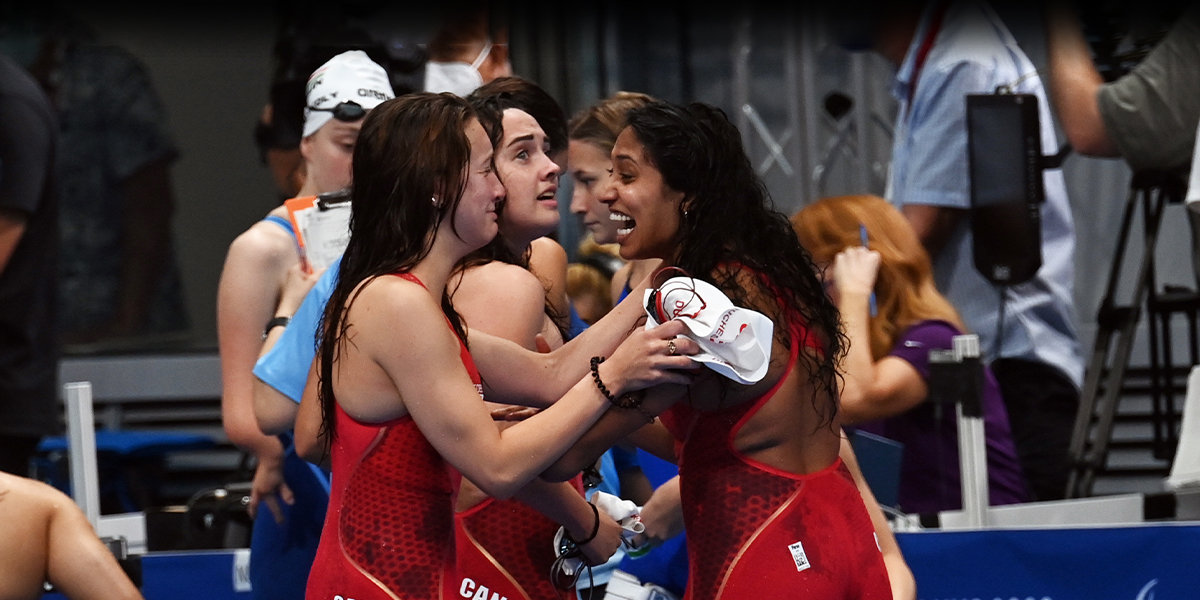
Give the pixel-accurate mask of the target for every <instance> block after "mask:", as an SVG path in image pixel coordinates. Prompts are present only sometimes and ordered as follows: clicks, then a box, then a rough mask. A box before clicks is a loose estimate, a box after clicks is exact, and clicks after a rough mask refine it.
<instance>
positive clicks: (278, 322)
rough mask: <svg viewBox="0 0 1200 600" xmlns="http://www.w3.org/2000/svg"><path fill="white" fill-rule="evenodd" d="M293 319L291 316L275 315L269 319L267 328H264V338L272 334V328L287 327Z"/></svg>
mask: <svg viewBox="0 0 1200 600" xmlns="http://www.w3.org/2000/svg"><path fill="white" fill-rule="evenodd" d="M291 321H292V318H291V317H275V318H274V319H271V320H270V321H267V327H266V329H263V339H264V340H265V339H267V336H268V335H270V334H271V330H272V329H275V328H276V327H287V324H288V323H290V322H291Z"/></svg>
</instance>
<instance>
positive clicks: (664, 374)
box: [599, 321, 700, 396]
mask: <svg viewBox="0 0 1200 600" xmlns="http://www.w3.org/2000/svg"><path fill="white" fill-rule="evenodd" d="M686 332H687V326H686V325H684V324H683V323H681V322H679V321H667V322H666V323H663V324H662V325H658V326H656V327H654V328H651V329H638V330H636V331H634V332H633V333H631V334H629V337H627V338H625V341H623V342H621V345H620V346H619V347H617V349H616V351H615V352H613V355H612V356H611V357H609V358H608V359H606V360H605V361H604V362H603V363H601V364H600V366H599V371H600V379H601V380H602V381H603V382H604V385H605V387H606V388H607V389H608V390H609V392H610V393H612V394H613V395H614V396H621V395H624V394H627V393H629V392H633V391H637V390H641V389H645V388H648V387H652V386H655V385H659V384H663V383H674V384H679V385H688V384H690V383H691V382H692V380H693V379H694V378H695V377H696V374H697V372H698V371H699V369H700V365H699V364H697V363H695V362H693V361H692V359H690V358H688V356H690V355H692V354H696V353H698V352H700V346H699V344H697V343H696V342H695V341H693V340H691V339H689V338H687V337H682V336H683V334H684V333H686Z"/></svg>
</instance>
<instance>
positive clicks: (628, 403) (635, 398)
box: [592, 356, 654, 423]
mask: <svg viewBox="0 0 1200 600" xmlns="http://www.w3.org/2000/svg"><path fill="white" fill-rule="evenodd" d="M602 362H604V357H603V356H593V357H592V379H594V380H595V381H596V388H597V389H599V390H600V393H601V394H604V397H605V398H608V401H609V402H610V403H612V405H613V406H615V407H617V408H636V409H638V410H640V411H641V412H642V414H643V415H646V417H647V418H648V419H650V422H651V423H653V422H654V417H652V416H650V414H649V413H647V412H646V411H645V410H642V401H643V400H645V399H646V394H645V391H644V390H638V391H637V392H630V393H628V394H625V395H623V396H621V397H620V398H618V397H616V396H613V395H612V392H610V391H608V388H607V387H604V382H603V381H600V363H602Z"/></svg>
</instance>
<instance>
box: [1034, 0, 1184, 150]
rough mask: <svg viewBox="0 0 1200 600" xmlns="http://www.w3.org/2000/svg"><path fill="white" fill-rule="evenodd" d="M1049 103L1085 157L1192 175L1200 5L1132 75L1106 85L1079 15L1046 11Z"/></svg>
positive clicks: (1057, 6) (1062, 7)
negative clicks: (1182, 171)
mask: <svg viewBox="0 0 1200 600" xmlns="http://www.w3.org/2000/svg"><path fill="white" fill-rule="evenodd" d="M1046 25H1047V27H1046V29H1047V38H1048V39H1047V51H1048V58H1049V65H1050V76H1049V82H1050V95H1051V100H1052V102H1053V104H1054V108H1055V111H1056V112H1057V113H1058V117H1059V119H1060V120H1061V121H1062V126H1063V130H1064V132H1065V133H1066V136H1067V140H1068V141H1069V142H1070V143H1071V146H1073V147H1074V149H1075V151H1077V152H1079V153H1080V154H1084V155H1087V156H1102V157H1105V156H1106V157H1118V156H1119V157H1122V158H1124V159H1125V161H1126V162H1128V163H1129V166H1130V167H1132V168H1133V169H1134V170H1135V171H1138V170H1143V169H1159V170H1174V169H1184V170H1185V169H1186V168H1187V167H1188V166H1189V164H1190V159H1191V157H1192V151H1193V148H1194V147H1195V145H1196V128H1197V123H1198V122H1200V69H1197V65H1200V3H1195V2H1193V3H1191V5H1190V6H1188V7H1187V9H1186V10H1185V11H1184V12H1183V13H1182V14H1181V15H1180V16H1179V18H1178V19H1176V21H1175V22H1174V23H1173V24H1172V26H1171V28H1170V30H1169V31H1168V33H1167V35H1166V37H1165V38H1163V40H1162V41H1161V42H1160V43H1159V44H1158V45H1157V46H1155V47H1154V49H1153V50H1152V51H1151V52H1150V54H1149V55H1147V56H1146V58H1145V59H1144V60H1143V61H1142V62H1141V63H1139V64H1138V65H1137V66H1136V67H1135V68H1134V69H1133V70H1132V71H1130V72H1129V73H1127V74H1125V75H1123V76H1121V77H1120V78H1118V79H1116V80H1115V81H1111V82H1105V81H1104V80H1103V78H1102V76H1101V74H1100V71H1099V69H1098V68H1097V67H1096V65H1095V63H1094V61H1093V58H1092V54H1091V49H1090V47H1089V46H1088V44H1087V41H1086V40H1085V39H1084V35H1083V27H1082V25H1081V22H1080V18H1079V15H1078V14H1077V13H1076V12H1075V10H1074V9H1073V7H1072V6H1071V5H1070V4H1069V3H1067V2H1064V1H1062V0H1058V1H1055V2H1051V3H1050V4H1049V5H1048V7H1047V11H1046Z"/></svg>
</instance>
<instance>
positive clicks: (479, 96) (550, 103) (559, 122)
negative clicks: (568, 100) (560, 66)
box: [470, 75, 568, 155]
mask: <svg viewBox="0 0 1200 600" xmlns="http://www.w3.org/2000/svg"><path fill="white" fill-rule="evenodd" d="M486 98H491V99H492V100H493V101H494V102H495V104H496V107H497V108H499V110H500V112H501V113H503V112H504V109H506V108H519V109H521V110H523V111H525V112H527V113H529V115H530V116H532V117H533V118H534V120H536V121H537V122H538V125H540V126H541V128H542V131H545V132H546V139H548V140H549V141H550V151H549V152H548V154H550V155H554V154H558V153H559V152H562V151H564V150H566V149H567V144H568V140H567V113H566V112H564V111H563V109H562V106H561V105H559V103H558V101H557V100H555V99H554V96H551V95H550V93H549V92H547V91H546V90H545V88H543V87H542V86H540V85H538V84H536V83H534V82H532V81H530V80H528V79H524V78H521V77H517V76H515V75H514V76H508V77H497V78H496V79H493V80H491V81H489V82H487V83H485V84H483V85H481V86H479V87H478V88H476V90H475V91H474V92H471V96H470V100H471V101H472V103H473V104H474V101H475V100H483V99H486ZM475 108H476V109H478V108H479V105H478V104H475Z"/></svg>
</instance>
